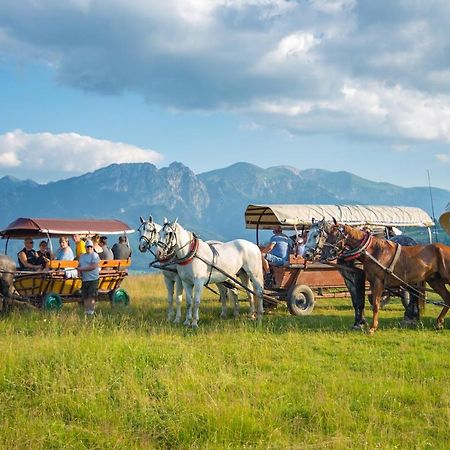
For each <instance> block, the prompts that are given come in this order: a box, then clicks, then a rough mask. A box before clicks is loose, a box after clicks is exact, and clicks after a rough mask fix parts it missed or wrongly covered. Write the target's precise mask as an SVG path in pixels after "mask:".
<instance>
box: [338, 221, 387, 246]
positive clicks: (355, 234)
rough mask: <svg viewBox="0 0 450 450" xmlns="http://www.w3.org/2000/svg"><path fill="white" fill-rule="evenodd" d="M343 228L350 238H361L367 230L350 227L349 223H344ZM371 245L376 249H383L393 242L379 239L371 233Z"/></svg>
mask: <svg viewBox="0 0 450 450" xmlns="http://www.w3.org/2000/svg"><path fill="white" fill-rule="evenodd" d="M344 229H345V232H346V234H347V235H348V236H349V237H351V238H352V239H358V240H361V239H363V237H364V234H365V233H366V232H367V231H366V230H360V229H358V228H355V227H352V226H350V225H344ZM372 246H373V247H374V248H375V249H378V250H384V249H386V248H388V247H389V248H392V246H393V243H392V242H391V241H388V240H386V239H380V238H378V237H376V236H373V235H372Z"/></svg>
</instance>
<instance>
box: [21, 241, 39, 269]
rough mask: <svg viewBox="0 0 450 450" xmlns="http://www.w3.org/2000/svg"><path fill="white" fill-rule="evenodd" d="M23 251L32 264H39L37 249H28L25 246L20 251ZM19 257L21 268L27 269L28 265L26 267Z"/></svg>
mask: <svg viewBox="0 0 450 450" xmlns="http://www.w3.org/2000/svg"><path fill="white" fill-rule="evenodd" d="M21 252H24V253H25V256H26V257H27V261H28V262H29V263H30V264H36V265H37V253H36V250H27V249H26V248H25V247H24V248H23V249H22V250H20V252H19V253H21ZM19 253H18V254H17V255H19ZM17 259H18V261H19V267H20V268H21V269H23V270H27V269H28V267H25V266H24V265H23V264H22V261H21V260H20V258H17Z"/></svg>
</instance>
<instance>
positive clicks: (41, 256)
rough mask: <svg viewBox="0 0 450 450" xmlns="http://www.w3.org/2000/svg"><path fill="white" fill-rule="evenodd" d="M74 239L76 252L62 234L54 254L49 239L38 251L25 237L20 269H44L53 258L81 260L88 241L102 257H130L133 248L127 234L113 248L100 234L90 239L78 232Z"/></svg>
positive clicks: (105, 258) (42, 243) (109, 258)
mask: <svg viewBox="0 0 450 450" xmlns="http://www.w3.org/2000/svg"><path fill="white" fill-rule="evenodd" d="M72 239H73V241H74V243H75V254H74V252H73V250H72V248H71V247H70V242H69V238H68V237H67V236H61V237H60V238H59V248H58V250H56V252H55V254H54V255H53V254H52V253H51V252H50V250H49V248H48V243H47V241H45V240H43V241H41V242H40V243H39V250H38V251H36V250H34V248H33V245H34V241H33V239H31V238H25V239H24V248H23V249H22V250H20V252H19V253H18V254H17V258H18V262H19V269H20V270H35V271H38V270H42V269H43V268H45V266H46V264H47V263H48V262H49V261H50V260H52V259H54V260H57V261H73V260H74V259H75V260H79V259H80V256H81V255H82V254H84V253H86V243H89V244H91V245H92V247H93V250H94V252H95V253H96V254H98V256H99V258H100V259H104V260H111V259H128V258H129V257H130V256H131V249H130V246H129V244H128V240H127V237H126V236H120V237H119V241H118V242H117V243H115V244H114V245H113V247H112V248H109V247H108V238H107V237H106V236H99V235H98V234H96V235H94V236H92V237H91V238H90V239H88V240H87V239H84V238H82V237H81V236H80V235H78V234H74V235H73V236H72Z"/></svg>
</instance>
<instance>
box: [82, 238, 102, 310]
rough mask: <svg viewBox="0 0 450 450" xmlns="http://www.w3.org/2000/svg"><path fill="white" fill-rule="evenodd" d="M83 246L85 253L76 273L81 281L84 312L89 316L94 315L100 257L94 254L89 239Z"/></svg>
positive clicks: (92, 245)
mask: <svg viewBox="0 0 450 450" xmlns="http://www.w3.org/2000/svg"><path fill="white" fill-rule="evenodd" d="M85 246H86V253H82V254H81V255H80V259H79V261H78V272H79V273H80V275H81V281H82V284H81V298H82V299H83V303H84V312H85V313H86V314H87V315H88V316H91V315H93V314H94V310H95V299H96V298H97V290H98V279H99V276H100V267H99V263H100V257H99V256H98V254H97V253H95V252H94V244H93V242H92V241H91V240H90V239H88V240H87V241H86V242H85Z"/></svg>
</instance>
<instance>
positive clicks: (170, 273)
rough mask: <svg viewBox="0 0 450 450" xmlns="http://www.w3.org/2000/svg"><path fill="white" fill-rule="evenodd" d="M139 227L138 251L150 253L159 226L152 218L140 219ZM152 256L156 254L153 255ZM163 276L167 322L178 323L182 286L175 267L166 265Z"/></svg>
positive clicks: (157, 238) (157, 239)
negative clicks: (174, 304)
mask: <svg viewBox="0 0 450 450" xmlns="http://www.w3.org/2000/svg"><path fill="white" fill-rule="evenodd" d="M140 220H141V225H140V227H139V233H140V236H139V251H141V252H143V253H144V252H146V251H147V250H148V251H150V252H152V253H153V251H152V247H153V246H155V245H156V244H157V243H158V241H159V232H160V231H161V229H162V226H161V225H158V224H157V223H156V222H153V218H152V216H150V217H149V218H148V220H144V219H143V218H142V217H140ZM153 255H155V257H156V254H155V253H153ZM162 272H163V275H164V284H165V285H166V289H167V320H168V321H169V322H172V320H173V322H174V323H179V322H180V320H181V302H182V300H183V284H182V283H181V279H180V277H179V275H178V273H177V268H176V266H172V265H167V266H166V267H165V270H163V271H162ZM175 293H176V294H175ZM174 294H175V298H176V313H175V311H174V307H173V300H174V298H173V296H174ZM174 316H175V319H174Z"/></svg>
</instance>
